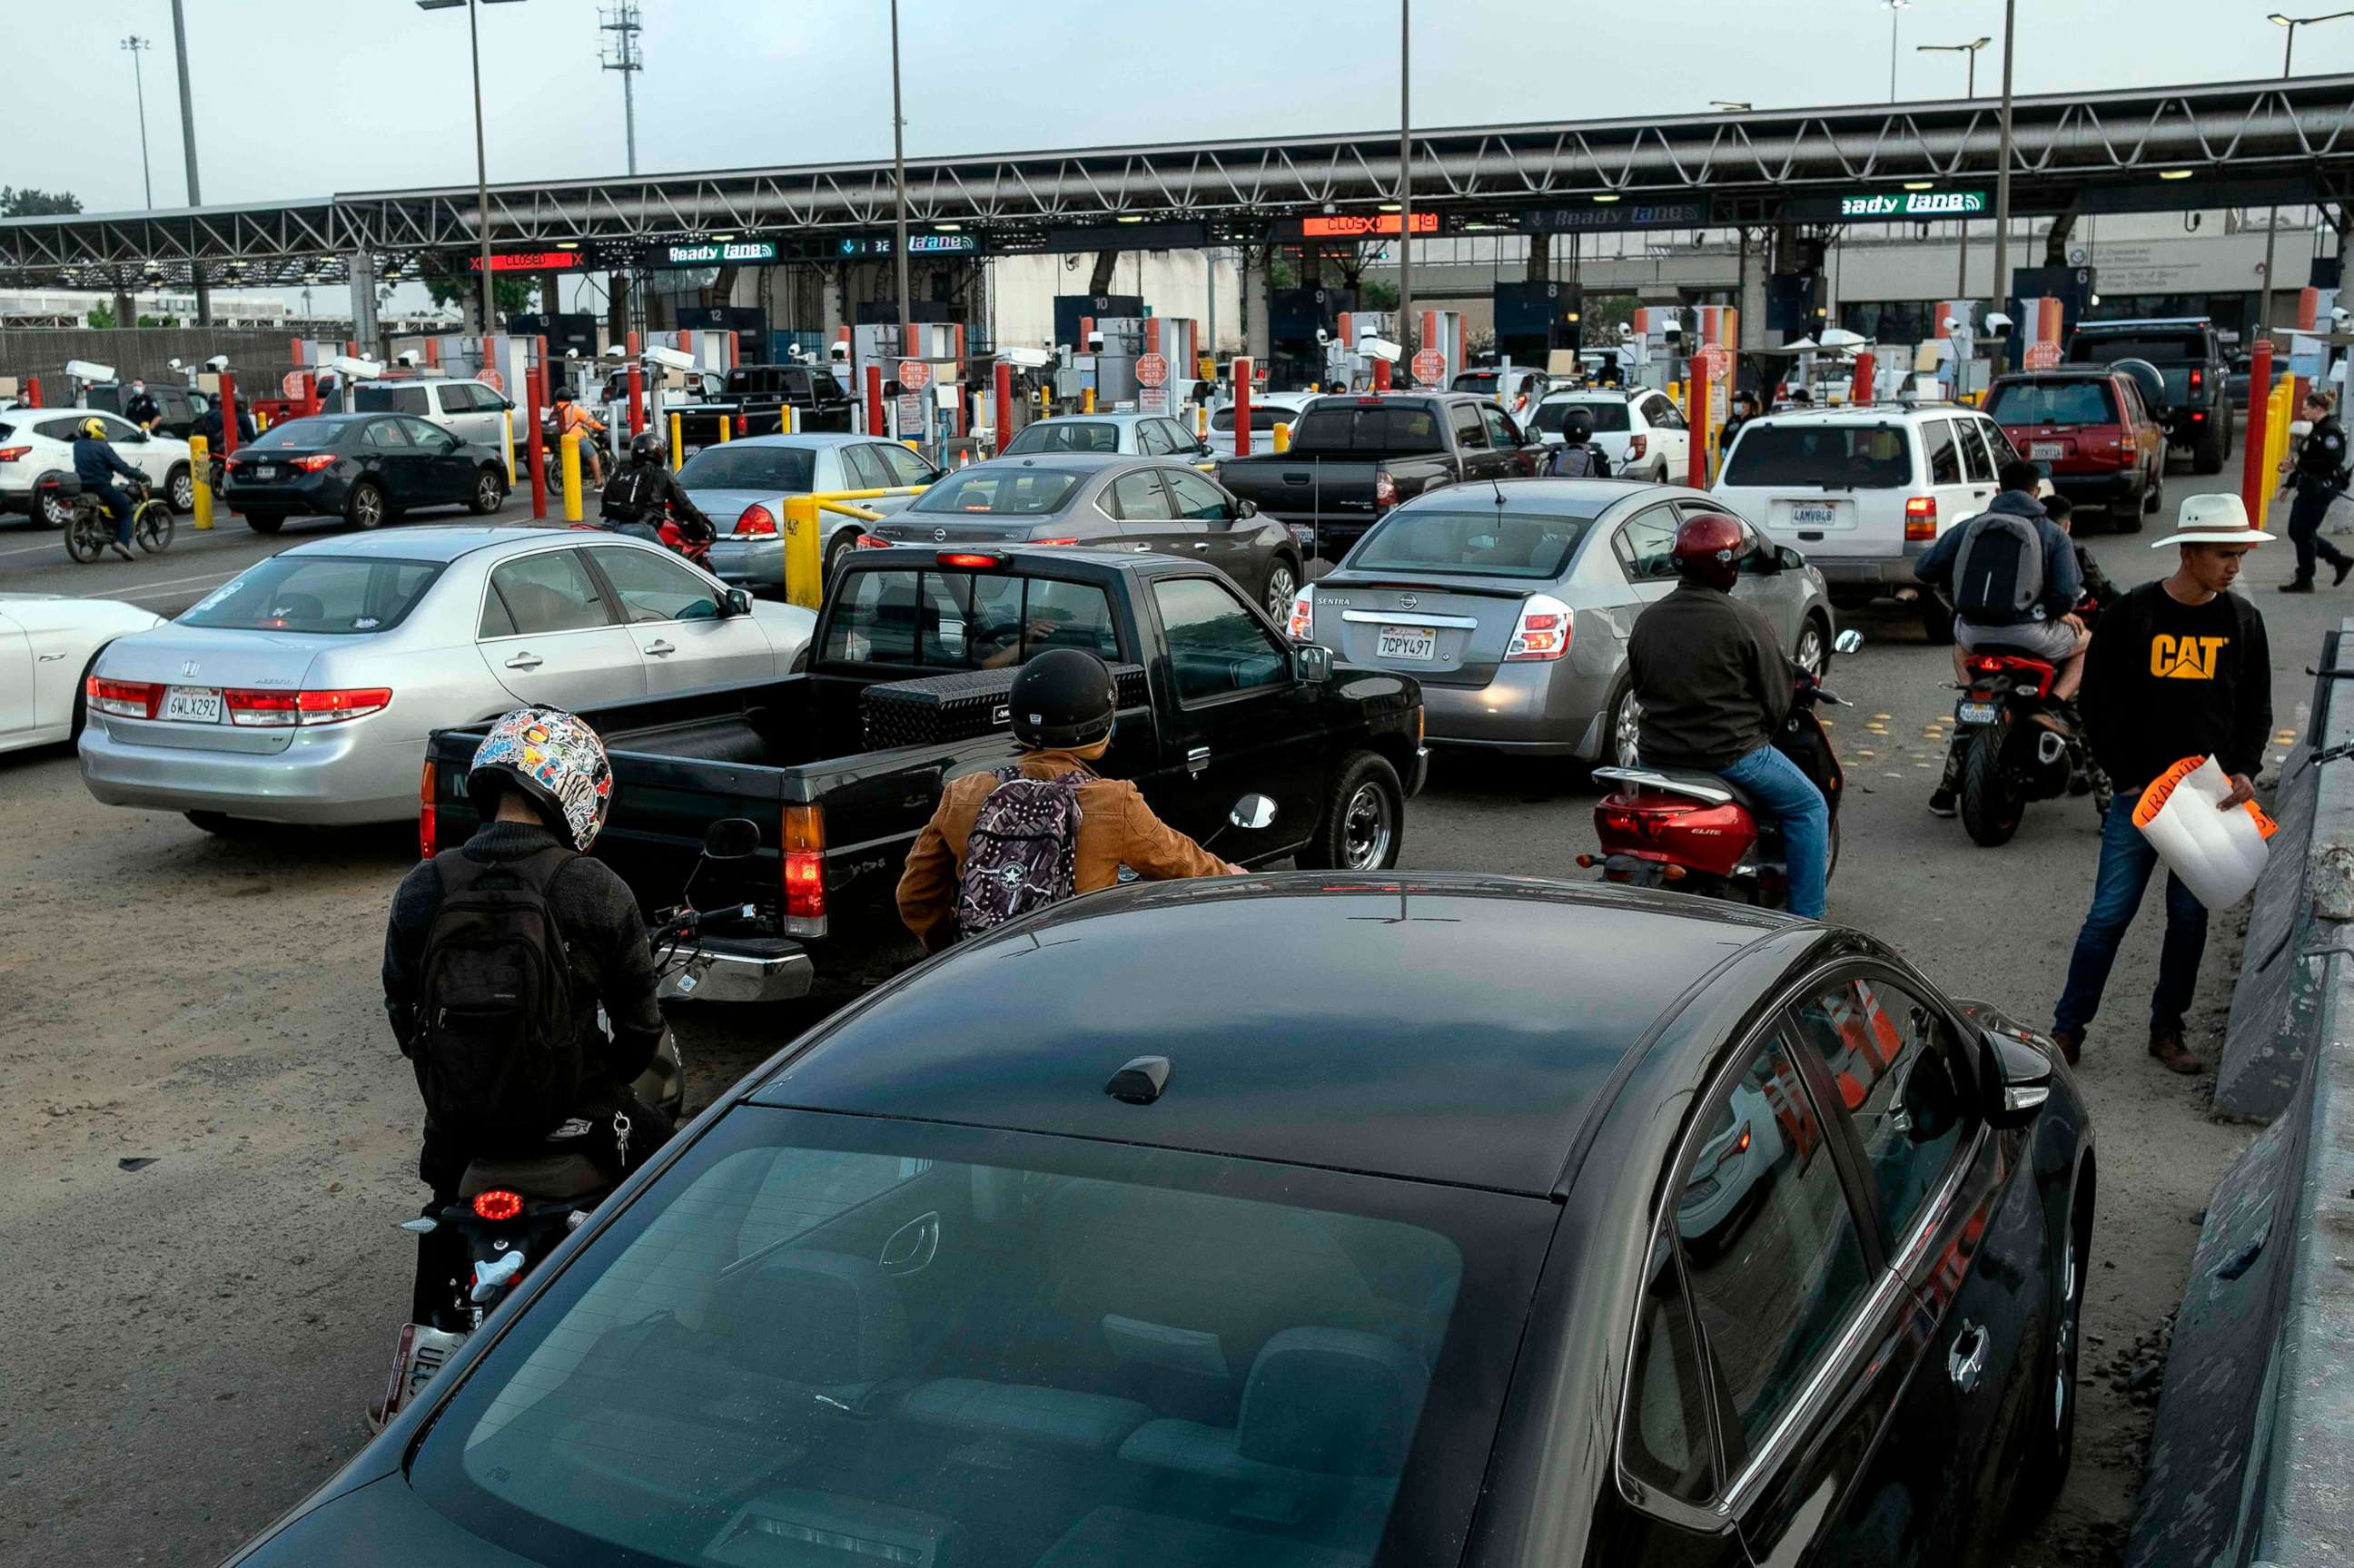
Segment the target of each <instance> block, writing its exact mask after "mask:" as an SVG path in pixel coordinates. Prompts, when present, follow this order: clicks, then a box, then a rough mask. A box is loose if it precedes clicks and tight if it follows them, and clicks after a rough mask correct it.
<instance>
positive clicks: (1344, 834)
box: [1294, 751, 1405, 872]
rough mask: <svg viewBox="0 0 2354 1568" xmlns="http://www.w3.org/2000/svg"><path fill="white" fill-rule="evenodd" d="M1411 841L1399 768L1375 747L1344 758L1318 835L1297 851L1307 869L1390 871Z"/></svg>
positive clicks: (1297, 861)
mask: <svg viewBox="0 0 2354 1568" xmlns="http://www.w3.org/2000/svg"><path fill="white" fill-rule="evenodd" d="M1404 842H1405V790H1404V789H1402V788H1400V787H1399V785H1398V776H1397V769H1396V768H1392V767H1391V766H1390V765H1389V763H1388V761H1387V760H1386V759H1384V758H1382V757H1381V756H1379V755H1378V754H1376V753H1374V752H1371V751H1352V752H1351V753H1350V754H1349V755H1348V756H1347V757H1345V758H1341V766H1340V768H1338V769H1336V770H1335V771H1334V773H1333V775H1332V789H1331V794H1329V795H1327V796H1326V797H1325V800H1324V820H1323V821H1320V822H1319V823H1318V824H1317V825H1316V837H1315V838H1314V839H1313V840H1312V841H1311V842H1309V843H1308V844H1306V845H1304V846H1302V847H1301V849H1300V850H1299V853H1298V854H1297V855H1296V856H1294V860H1295V862H1296V863H1297V864H1298V865H1299V868H1300V869H1301V870H1302V871H1368V872H1370V871H1387V870H1389V869H1390V868H1391V867H1393V866H1394V865H1396V864H1397V859H1398V850H1399V847H1400V846H1401V845H1402V844H1403V843H1404Z"/></svg>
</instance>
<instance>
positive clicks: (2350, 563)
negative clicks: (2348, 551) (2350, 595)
mask: <svg viewBox="0 0 2354 1568" xmlns="http://www.w3.org/2000/svg"><path fill="white" fill-rule="evenodd" d="M2349 572H2354V556H2338V558H2337V559H2336V560H2334V561H2332V562H2330V563H2329V586H2330V587H2331V588H2339V587H2342V586H2344V584H2345V582H2346V574H2347V573H2349Z"/></svg>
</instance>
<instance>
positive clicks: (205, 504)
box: [188, 436, 213, 528]
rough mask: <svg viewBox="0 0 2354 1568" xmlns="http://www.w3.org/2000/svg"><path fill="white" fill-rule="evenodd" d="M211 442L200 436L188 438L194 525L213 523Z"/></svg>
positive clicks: (208, 525)
mask: <svg viewBox="0 0 2354 1568" xmlns="http://www.w3.org/2000/svg"><path fill="white" fill-rule="evenodd" d="M212 455H213V454H212V450H211V443H210V442H208V441H207V440H205V438H204V437H202V436H190V437H189V438H188V477H189V478H190V479H191V480H193V481H194V482H195V483H196V526H197V527H199V528H209V527H211V526H212V525H213V481H212V472H213V465H212Z"/></svg>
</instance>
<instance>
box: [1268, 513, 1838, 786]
mask: <svg viewBox="0 0 2354 1568" xmlns="http://www.w3.org/2000/svg"><path fill="white" fill-rule="evenodd" d="M1696 513H1724V514H1726V515H1732V514H1730V513H1729V512H1727V509H1726V508H1724V507H1723V506H1720V505H1718V504H1717V503H1715V502H1714V501H1712V500H1711V499H1710V498H1709V497H1707V496H1705V495H1702V494H1698V493H1694V492H1692V491H1690V490H1684V489H1681V488H1674V487H1670V486H1666V485H1629V484H1626V483H1623V482H1616V481H1610V480H1583V479H1522V480H1506V481H1504V482H1502V483H1501V484H1500V485H1498V486H1494V487H1490V486H1488V485H1479V486H1477V487H1470V486H1463V485H1450V486H1448V487H1447V488H1445V489H1443V490H1436V491H1430V492H1427V493H1424V494H1422V495H1419V496H1416V498H1415V499H1414V500H1412V501H1410V502H1408V503H1405V505H1403V506H1401V507H1399V508H1398V509H1397V510H1395V511H1394V512H1392V513H1391V514H1389V515H1388V516H1387V517H1385V518H1384V519H1383V520H1382V521H1381V523H1379V524H1376V525H1375V526H1374V527H1373V530H1372V531H1371V532H1370V533H1368V534H1367V535H1365V536H1364V537H1363V539H1361V540H1359V541H1358V542H1357V546H1356V547H1355V548H1354V549H1352V550H1351V551H1350V552H1349V554H1348V556H1347V558H1346V559H1344V560H1343V561H1342V562H1341V565H1340V567H1338V568H1337V569H1336V570H1334V571H1333V572H1332V573H1331V575H1329V576H1327V577H1323V578H1320V580H1319V581H1318V582H1317V583H1316V585H1315V586H1314V587H1313V588H1310V589H1308V590H1307V591H1306V592H1305V593H1303V594H1301V595H1300V596H1299V601H1298V603H1297V604H1296V605H1295V606H1294V608H1293V610H1292V613H1291V618H1290V620H1291V634H1292V636H1293V637H1295V638H1299V639H1303V640H1312V641H1318V642H1321V643H1324V644H1326V645H1327V646H1329V647H1331V649H1332V650H1333V651H1334V652H1336V653H1338V654H1339V655H1340V657H1341V659H1342V660H1343V661H1344V662H1348V663H1352V664H1359V665H1367V666H1372V667H1374V668H1378V669H1384V670H1394V671H1397V672H1399V673H1403V674H1409V675H1412V676H1414V677H1415V678H1416V680H1417V681H1419V682H1420V683H1422V696H1423V704H1424V706H1425V710H1426V715H1427V723H1428V725H1429V737H1430V742H1431V744H1432V745H1434V746H1439V745H1447V746H1458V747H1484V748H1487V749H1490V750H1497V751H1515V752H1522V753H1524V754H1527V755H1531V756H1556V757H1575V758H1578V759H1579V760H1581V761H1585V762H1589V763H1597V764H1616V765H1617V766H1620V767H1624V766H1627V765H1628V764H1631V763H1633V762H1634V761H1635V760H1636V757H1635V731H1636V725H1637V720H1638V717H1639V715H1640V709H1639V708H1638V706H1637V705H1636V703H1635V699H1634V694H1633V693H1632V692H1631V691H1629V689H1628V679H1627V637H1628V633H1629V632H1631V631H1632V630H1634V627H1635V618H1636V617H1637V616H1638V615H1639V614H1641V613H1642V610H1643V608H1644V607H1645V606H1646V605H1649V604H1650V603H1652V602H1653V601H1655V600H1657V599H1661V598H1663V597H1665V596H1666V595H1667V593H1668V592H1669V591H1670V590H1671V589H1672V588H1674V587H1675V586H1676V569H1675V563H1674V561H1673V560H1672V559H1671V558H1670V549H1671V548H1672V547H1673V546H1674V544H1675V537H1676V529H1677V527H1678V525H1679V524H1681V522H1682V521H1683V519H1685V518H1687V517H1690V516H1691V515H1693V514H1696ZM1735 520H1736V521H1738V519H1737V518H1736V519H1735ZM1742 532H1743V534H1744V536H1746V537H1747V538H1749V539H1750V540H1751V541H1752V542H1753V544H1754V546H1755V547H1754V548H1753V549H1752V550H1751V551H1750V553H1749V555H1748V556H1746V557H1744V560H1743V562H1742V566H1741V574H1742V575H1741V581H1740V583H1739V585H1738V586H1737V587H1735V588H1734V593H1735V594H1736V595H1738V596H1739V597H1740V598H1742V599H1746V600H1748V601H1749V602H1751V603H1753V604H1755V605H1756V606H1757V608H1758V609H1761V610H1764V611H1765V617H1766V619H1767V620H1771V621H1772V622H1773V623H1774V630H1775V633H1776V635H1777V636H1778V637H1780V638H1781V640H1782V647H1783V650H1784V652H1787V653H1788V654H1789V655H1790V656H1791V658H1793V659H1794V660H1796V661H1797V662H1799V663H1802V664H1804V665H1806V666H1807V667H1808V668H1809V669H1811V670H1813V671H1815V672H1816V673H1818V674H1819V673H1821V672H1822V671H1823V670H1824V669H1825V668H1827V667H1828V666H1829V662H1830V654H1831V636H1832V616H1831V604H1830V599H1829V595H1828V594H1827V593H1826V592H1825V591H1824V588H1823V582H1822V577H1821V576H1820V575H1819V573H1818V572H1816V571H1815V569H1814V568H1813V567H1809V566H1808V565H1807V563H1806V561H1805V559H1804V558H1803V557H1802V556H1799V555H1798V554H1797V552H1796V551H1794V550H1791V549H1788V548H1787V547H1781V546H1775V545H1773V544H1771V543H1768V542H1765V541H1763V540H1760V539H1758V538H1757V535H1755V532H1754V531H1753V530H1751V529H1750V528H1749V527H1748V526H1747V524H1743V527H1742Z"/></svg>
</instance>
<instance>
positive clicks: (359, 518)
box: [344, 479, 391, 528]
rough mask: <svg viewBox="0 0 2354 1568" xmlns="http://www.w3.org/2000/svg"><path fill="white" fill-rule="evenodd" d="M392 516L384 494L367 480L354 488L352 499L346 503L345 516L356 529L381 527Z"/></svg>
mask: <svg viewBox="0 0 2354 1568" xmlns="http://www.w3.org/2000/svg"><path fill="white" fill-rule="evenodd" d="M390 514H391V509H390V508H389V507H387V506H386V505H385V503H384V492H383V491H381V490H378V489H377V488H376V486H375V485H374V484H372V483H370V482H368V481H366V480H365V479H364V480H362V481H360V482H358V483H357V484H355V485H354V486H352V493H351V498H350V499H349V500H347V501H345V503H344V516H345V519H346V520H347V521H348V522H349V523H350V524H351V525H352V526H353V527H355V528H377V527H381V526H383V524H384V520H385V519H386V518H387V516H389V515H390Z"/></svg>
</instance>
